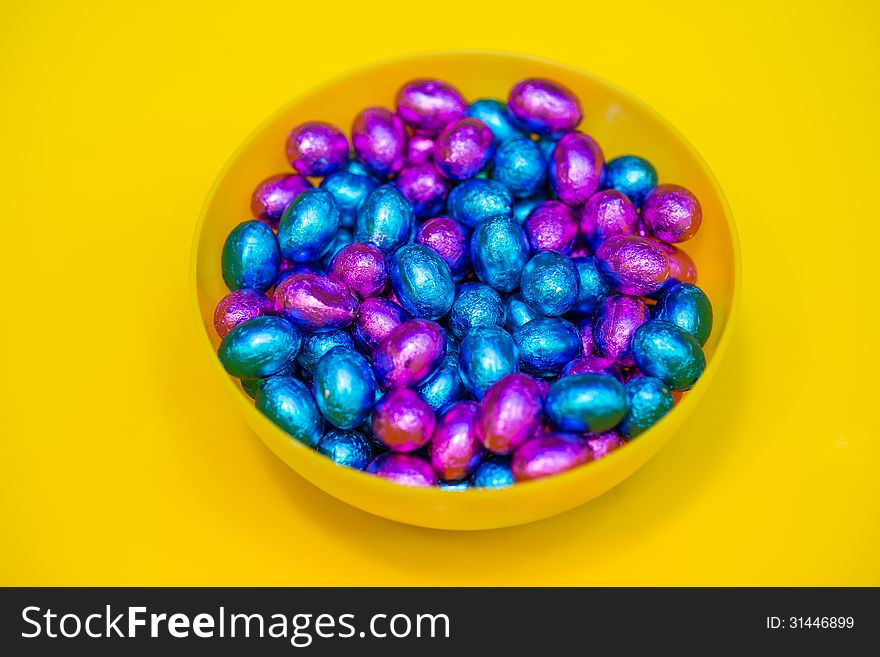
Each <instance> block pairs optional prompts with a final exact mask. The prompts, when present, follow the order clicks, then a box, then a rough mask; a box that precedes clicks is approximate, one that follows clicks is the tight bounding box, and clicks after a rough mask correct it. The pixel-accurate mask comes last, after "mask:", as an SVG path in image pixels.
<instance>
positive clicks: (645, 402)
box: [618, 376, 675, 438]
mask: <svg viewBox="0 0 880 657" xmlns="http://www.w3.org/2000/svg"><path fill="white" fill-rule="evenodd" d="M625 387H626V397H627V400H628V402H629V410H628V411H627V412H626V415H625V416H624V417H623V421H622V422H621V423H620V426H618V430H619V431H620V433H622V434H623V435H624V436H625V437H626V438H635V437H636V436H638V435H639V434H640V433H642V432H643V431H645V430H646V429H650V428H651V426H653V425H654V423H655V422H657V421H658V420H659V419H660V418H662V417H663V416H664V415H666V414H667V413H668V412H669V411H670V410H671V409H672V406H673V404H674V403H675V400H674V399H673V398H672V393H671V392H670V391H669V388H668V387H667V386H666V384H665V383H663V381H661V380H660V379H655V378H654V377H653V376H637V377H635V378H634V379H630V380H629V381H627V382H626V385H625Z"/></svg>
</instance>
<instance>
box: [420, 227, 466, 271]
mask: <svg viewBox="0 0 880 657" xmlns="http://www.w3.org/2000/svg"><path fill="white" fill-rule="evenodd" d="M416 244H422V245H424V246H427V247H428V248H429V249H433V250H434V251H436V252H437V253H438V254H439V255H440V257H441V258H442V259H443V262H445V263H446V264H447V265H448V266H449V271H450V272H451V273H452V277H453V278H454V279H460V278H462V277H463V276H464V275H465V274H466V273H467V272H468V270H469V269H470V266H471V251H470V236H469V235H468V231H467V229H466V228H465V227H464V226H462V225H461V224H460V223H458V222H457V221H454V220H453V219H450V218H449V217H434V218H433V219H428V220H427V221H426V222H425V223H423V224H422V225H421V226H419V231H418V233H416Z"/></svg>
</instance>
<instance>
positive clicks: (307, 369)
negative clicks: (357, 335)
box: [296, 329, 354, 378]
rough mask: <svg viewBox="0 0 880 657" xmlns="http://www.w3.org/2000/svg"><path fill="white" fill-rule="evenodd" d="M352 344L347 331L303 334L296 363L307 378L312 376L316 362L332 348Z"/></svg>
mask: <svg viewBox="0 0 880 657" xmlns="http://www.w3.org/2000/svg"><path fill="white" fill-rule="evenodd" d="M353 346H354V342H353V341H352V339H351V336H350V335H349V334H348V331H346V330H345V329H337V330H335V331H323V332H321V333H303V336H302V347H301V348H300V350H299V355H298V356H297V357H296V362H297V364H298V365H299V366H300V368H302V370H303V373H304V374H305V375H306V376H307V377H309V378H310V377H311V376H312V372H314V371H315V367H316V366H317V365H318V361H319V360H321V357H322V356H323V355H324V354H326V353H327V352H328V351H330V350H331V349H333V347H353Z"/></svg>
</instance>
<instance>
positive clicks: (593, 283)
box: [571, 256, 611, 315]
mask: <svg viewBox="0 0 880 657" xmlns="http://www.w3.org/2000/svg"><path fill="white" fill-rule="evenodd" d="M572 262H573V263H574V267H575V269H576V270H577V274H578V295H577V299H575V301H574V305H573V306H572V307H571V312H572V313H573V314H575V315H592V314H593V313H594V312H596V309H597V308H598V307H599V304H600V303H602V301H603V299H605V297H607V296H608V294H609V293H610V292H611V288H610V287H608V283H606V282H605V279H604V278H602V276H601V275H600V274H599V270H598V269H597V268H596V260H595V259H594V258H592V257H590V256H585V257H581V258H574V259H573V260H572Z"/></svg>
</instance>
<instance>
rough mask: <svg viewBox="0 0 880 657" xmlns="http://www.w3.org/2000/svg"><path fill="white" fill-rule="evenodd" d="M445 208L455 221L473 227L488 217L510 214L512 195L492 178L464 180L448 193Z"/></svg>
mask: <svg viewBox="0 0 880 657" xmlns="http://www.w3.org/2000/svg"><path fill="white" fill-rule="evenodd" d="M447 209H448V210H449V214H450V216H451V217H452V218H453V219H454V220H455V221H457V222H458V223H460V224H463V225H465V226H467V227H468V228H474V227H475V226H476V225H477V224H479V223H480V222H481V221H483V220H484V219H488V218H489V217H494V216H497V215H503V216H510V214H511V212H512V210H513V196H512V195H511V193H510V190H509V189H507V187H505V186H504V185H502V184H501V183H499V182H496V181H494V180H485V179H482V178H476V179H472V180H465V181H464V182H463V183H461V184H460V185H458V186H456V187H455V189H453V190H452V191H451V192H450V193H449V200H448V202H447Z"/></svg>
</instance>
